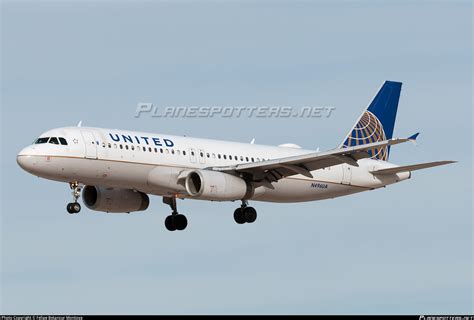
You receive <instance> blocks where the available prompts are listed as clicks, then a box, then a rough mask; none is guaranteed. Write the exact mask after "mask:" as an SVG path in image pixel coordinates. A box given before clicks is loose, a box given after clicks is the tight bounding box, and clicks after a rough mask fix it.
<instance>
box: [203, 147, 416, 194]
mask: <svg viewBox="0 0 474 320" xmlns="http://www.w3.org/2000/svg"><path fill="white" fill-rule="evenodd" d="M407 141H411V139H410V138H404V139H390V140H384V141H378V142H373V143H370V144H365V145H358V146H353V147H347V148H342V149H340V148H338V149H333V150H330V151H326V152H313V153H308V154H302V155H297V156H291V157H286V158H279V159H272V160H265V161H259V162H249V163H242V164H236V165H232V166H221V167H211V168H208V169H211V170H215V171H222V172H228V173H233V174H236V173H238V174H242V175H243V176H245V178H246V179H247V180H249V181H253V182H261V183H262V184H266V185H268V184H269V183H272V182H275V181H278V180H280V179H281V178H284V177H288V176H292V175H295V174H302V175H304V176H307V177H310V176H311V173H310V171H313V170H319V169H322V168H327V167H331V166H335V165H338V164H342V163H347V164H349V165H351V166H358V164H357V160H360V159H364V158H369V157H370V155H369V153H368V152H367V151H368V150H374V149H376V148H380V147H384V146H391V145H395V144H399V143H403V142H407ZM267 182H268V183H267Z"/></svg>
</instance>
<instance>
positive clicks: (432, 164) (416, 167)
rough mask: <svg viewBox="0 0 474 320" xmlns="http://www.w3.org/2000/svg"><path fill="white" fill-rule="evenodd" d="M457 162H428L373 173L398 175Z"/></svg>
mask: <svg viewBox="0 0 474 320" xmlns="http://www.w3.org/2000/svg"><path fill="white" fill-rule="evenodd" d="M455 162H456V161H436V162H427V163H420V164H413V165H409V166H401V167H394V168H387V169H380V170H375V171H371V173H373V174H380V175H384V174H396V173H399V172H407V171H415V170H420V169H426V168H431V167H437V166H442V165H445V164H450V163H455Z"/></svg>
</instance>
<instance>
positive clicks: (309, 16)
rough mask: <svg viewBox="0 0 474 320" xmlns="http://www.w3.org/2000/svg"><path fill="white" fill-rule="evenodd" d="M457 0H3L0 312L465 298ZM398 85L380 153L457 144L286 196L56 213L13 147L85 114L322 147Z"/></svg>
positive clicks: (465, 125)
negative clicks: (257, 110)
mask: <svg viewBox="0 0 474 320" xmlns="http://www.w3.org/2000/svg"><path fill="white" fill-rule="evenodd" d="M471 6H472V4H471V2H470V1H388V2H387V1H381V2H379V1H339V2H338V1H321V2H309V1H304V2H303V1H300V2H290V1H277V2H267V1H263V2H260V3H258V4H255V3H253V2H251V1H229V2H225V3H221V4H218V3H216V2H214V1H209V2H194V1H193V2H191V1H179V2H178V3H173V2H171V1H166V2H154V1H146V2H138V1H137V2H135V1H128V2H125V1H123V2H112V1H102V2H101V1H87V2H83V3H79V2H72V1H65V2H60V1H52V2H41V1H21V2H17V1H15V2H14V1H2V5H1V10H2V12H1V28H2V30H1V39H2V42H1V63H2V65H1V81H2V84H1V118H2V122H1V124H2V125H1V126H2V130H1V135H2V140H1V141H2V149H1V150H2V157H1V168H2V172H1V173H2V176H1V181H2V184H1V293H0V295H1V296H0V302H1V305H0V313H88V314H90V313H138V314H150V313H166V314H177V313H184V314H187V313H199V314H201V313H206V314H207V313H211V314H216V313H223V314H228V313H231V314H233V313H239V314H240V313H244V314H247V313H259V314H272V313H284V314H292V313H298V314H308V313H415V314H418V313H438V314H445V313H473V312H474V311H473V291H472V290H473V289H472V288H473V273H472V272H473V271H472V270H473V238H472V233H473V229H472V228H473V225H472V215H473V210H472V144H473V141H472V122H473V118H472V108H473V105H472V8H471ZM385 80H396V81H402V82H403V89H402V95H401V99H400V105H399V112H398V117H397V123H396V126H395V132H394V135H395V136H407V135H410V134H413V133H415V132H418V131H420V132H421V135H420V137H419V139H418V146H413V145H411V144H407V145H401V146H395V147H393V148H392V152H391V161H393V162H395V163H398V164H412V163H418V162H424V161H434V160H451V159H452V160H458V161H459V163H458V164H455V165H450V166H445V167H440V168H434V169H431V170H424V171H419V172H416V173H414V174H413V177H412V179H411V180H410V181H408V182H403V183H400V184H397V185H394V186H390V187H388V188H386V189H383V190H376V191H372V192H367V193H363V194H358V195H353V196H349V197H345V198H338V199H333V200H326V201H320V202H310V203H303V204H272V203H260V202H253V203H252V204H253V206H254V207H255V208H256V209H257V210H258V213H259V216H258V220H257V222H256V223H254V224H251V225H243V226H240V225H237V224H236V223H235V222H234V221H233V218H232V213H233V210H234V209H235V207H236V206H237V205H238V204H237V203H211V202H201V201H191V200H185V201H180V202H179V204H178V205H179V208H180V211H181V212H182V213H184V214H186V215H187V217H188V221H189V227H188V229H186V231H185V232H174V233H170V232H168V231H166V230H165V228H164V224H163V222H164V218H165V217H166V215H168V214H169V208H168V207H167V206H165V205H164V204H163V203H162V202H161V199H160V198H158V197H152V198H151V204H150V207H149V209H148V211H147V212H145V213H136V214H130V215H112V214H105V213H98V212H92V211H90V210H88V209H86V208H83V211H82V212H81V213H80V214H78V215H74V216H70V215H69V214H67V213H66V204H67V203H68V202H70V200H71V196H70V190H69V188H68V186H67V185H66V184H62V183H57V182H52V181H47V180H44V179H39V178H36V177H33V176H31V175H29V174H28V173H26V172H24V171H22V170H21V169H20V168H19V167H18V165H17V164H16V160H15V158H16V154H17V153H18V151H19V150H20V149H21V148H22V147H24V146H26V145H28V144H29V143H31V142H32V141H33V140H34V139H35V138H36V137H37V136H38V135H39V134H40V133H42V132H44V131H46V130H48V129H50V128H55V127H61V126H66V125H75V124H76V123H77V122H78V121H79V120H83V122H84V124H85V125H88V126H100V127H112V128H122V129H131V130H142V131H151V132H159V133H170V134H186V135H190V136H197V137H206V138H214V137H218V138H221V139H227V140H234V141H243V142H246V141H250V140H251V139H252V138H256V141H257V143H262V144H270V145H277V144H281V143H285V142H292V143H297V144H300V145H302V146H303V147H305V148H317V147H320V148H321V149H330V148H334V147H336V146H337V145H338V144H339V143H340V142H341V140H342V139H343V136H344V135H345V133H346V132H347V131H348V129H349V127H350V126H352V125H353V123H354V122H355V120H356V118H357V117H358V116H359V114H360V113H361V112H362V110H363V108H364V107H365V106H366V105H367V103H368V102H369V100H370V99H371V97H372V96H373V95H374V93H375V91H376V90H377V88H378V87H379V86H380V85H381V84H382V83H383V81H385ZM139 102H152V103H154V104H155V105H160V106H165V105H184V106H196V105H197V106H213V105H231V106H232V105H241V106H242V105H247V106H255V105H257V106H262V105H287V106H288V105H289V106H294V107H300V106H304V105H310V106H318V105H326V106H327V105H329V106H335V107H336V110H335V111H334V112H333V115H332V117H330V118H329V119H326V118H321V119H314V118H313V119H265V118H251V119H248V118H232V119H221V118H210V119H202V118H200V119H156V118H149V117H143V118H139V119H136V118H134V117H133V114H134V112H135V108H136V105H137V103H139Z"/></svg>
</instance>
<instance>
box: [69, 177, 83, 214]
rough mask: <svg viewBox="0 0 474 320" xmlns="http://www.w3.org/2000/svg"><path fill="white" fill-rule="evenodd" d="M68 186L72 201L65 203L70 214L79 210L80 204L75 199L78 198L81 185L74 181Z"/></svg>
mask: <svg viewBox="0 0 474 320" xmlns="http://www.w3.org/2000/svg"><path fill="white" fill-rule="evenodd" d="M69 187H70V188H71V190H72V199H73V202H70V203H68V204H67V206H66V209H67V212H69V213H70V214H75V213H79V211H81V205H80V204H79V202H77V199H79V197H80V196H81V190H82V187H81V186H80V185H79V183H77V182H76V181H75V182H70V183H69Z"/></svg>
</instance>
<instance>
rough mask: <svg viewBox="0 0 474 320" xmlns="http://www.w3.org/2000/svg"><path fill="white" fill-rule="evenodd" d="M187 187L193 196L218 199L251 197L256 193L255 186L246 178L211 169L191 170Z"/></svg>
mask: <svg viewBox="0 0 474 320" xmlns="http://www.w3.org/2000/svg"><path fill="white" fill-rule="evenodd" d="M185 188H186V192H187V193H188V194H189V195H190V196H192V197H195V198H199V199H203V200H216V201H230V200H241V199H249V198H251V197H252V195H253V193H254V188H253V186H252V185H251V184H250V183H248V182H246V181H245V180H244V179H242V178H240V177H236V176H233V175H231V174H228V173H223V172H218V171H210V170H193V171H191V172H189V173H188V175H187V176H186V180H185Z"/></svg>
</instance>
